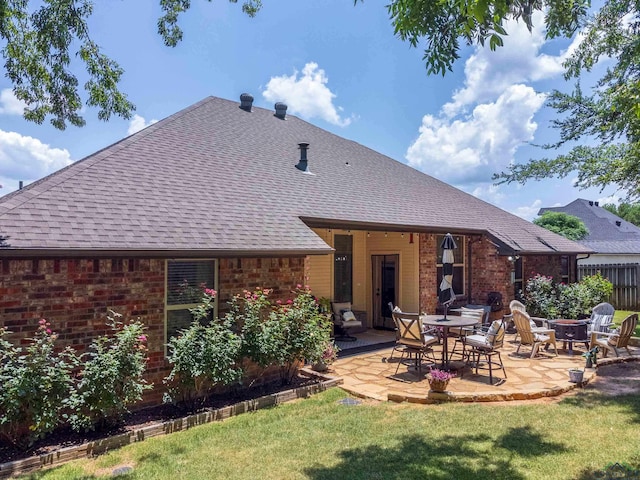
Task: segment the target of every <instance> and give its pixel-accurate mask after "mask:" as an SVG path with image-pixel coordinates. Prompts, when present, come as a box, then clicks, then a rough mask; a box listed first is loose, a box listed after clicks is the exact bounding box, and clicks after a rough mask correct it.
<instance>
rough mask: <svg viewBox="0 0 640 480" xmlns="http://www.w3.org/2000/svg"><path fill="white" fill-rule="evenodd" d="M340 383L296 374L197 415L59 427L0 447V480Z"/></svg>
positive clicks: (145, 415) (216, 399)
mask: <svg viewBox="0 0 640 480" xmlns="http://www.w3.org/2000/svg"><path fill="white" fill-rule="evenodd" d="M339 383H341V380H340V379H338V378H332V377H324V376H320V375H316V376H305V375H299V376H297V377H296V378H295V379H294V381H293V382H292V383H291V384H289V385H284V386H283V385H281V384H280V383H279V382H276V383H271V384H266V385H260V386H255V387H251V388H246V389H242V390H237V391H235V392H231V393H227V394H224V395H215V396H212V397H210V398H209V399H208V401H207V403H206V405H205V406H204V407H203V408H202V409H201V410H200V411H199V412H197V413H194V414H191V415H187V416H184V412H183V411H180V410H179V409H177V408H175V407H173V406H169V405H160V406H157V407H152V408H147V409H144V410H140V411H137V412H133V413H131V414H129V415H128V416H127V417H126V418H125V421H124V423H123V424H121V425H119V426H118V427H115V428H112V429H110V430H102V431H96V432H89V433H86V434H78V433H75V432H73V431H71V430H70V429H61V430H57V431H55V432H53V433H52V434H50V435H48V436H47V437H46V438H44V439H42V440H39V441H38V442H36V444H34V445H33V446H32V447H31V448H29V450H26V451H24V450H19V449H17V448H14V447H11V446H3V445H0V479H2V478H8V477H10V476H12V475H18V474H21V473H27V472H29V471H32V470H35V469H38V468H41V467H44V466H51V465H56V464H60V463H64V462H68V461H70V460H74V459H77V458H81V457H85V456H91V455H99V454H101V453H104V452H106V451H109V450H113V449H115V448H119V447H122V446H124V445H127V444H130V443H134V442H139V441H143V440H145V439H147V438H151V437H155V436H159V435H167V434H169V433H173V432H176V431H180V430H185V429H187V428H191V427H194V426H197V425H201V424H204V423H209V422H213V421H217V420H223V419H225V418H229V417H231V416H234V415H238V414H240V413H245V412H249V411H254V410H258V409H261V408H265V407H269V406H273V405H277V404H280V403H284V402H287V401H291V400H295V399H297V398H304V397H308V396H309V395H312V394H314V393H318V392H320V391H323V390H326V389H327V388H330V387H333V386H335V385H338V384H339Z"/></svg>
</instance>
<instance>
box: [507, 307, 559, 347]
mask: <svg viewBox="0 0 640 480" xmlns="http://www.w3.org/2000/svg"><path fill="white" fill-rule="evenodd" d="M513 323H514V324H515V326H516V331H517V332H518V335H519V336H520V344H519V345H518V349H517V350H516V353H519V352H520V347H522V345H530V346H531V357H530V358H534V357H535V356H536V355H537V354H538V350H539V348H540V345H553V349H554V350H555V352H556V356H558V347H557V346H556V332H555V330H553V329H551V328H536V329H535V331H534V330H533V328H532V327H531V323H532V322H531V317H529V314H528V313H527V312H521V311H519V310H514V312H513Z"/></svg>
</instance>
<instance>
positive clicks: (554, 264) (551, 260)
mask: <svg viewBox="0 0 640 480" xmlns="http://www.w3.org/2000/svg"><path fill="white" fill-rule="evenodd" d="M561 267H562V265H561V259H560V256H559V255H527V256H526V257H523V263H522V274H523V275H524V281H525V282H526V281H527V279H529V278H531V277H532V276H533V275H535V274H536V273H540V274H542V275H547V276H551V277H553V279H554V280H555V281H556V282H559V281H560V278H561ZM569 271H570V275H571V276H570V279H571V281H575V278H576V277H575V257H569Z"/></svg>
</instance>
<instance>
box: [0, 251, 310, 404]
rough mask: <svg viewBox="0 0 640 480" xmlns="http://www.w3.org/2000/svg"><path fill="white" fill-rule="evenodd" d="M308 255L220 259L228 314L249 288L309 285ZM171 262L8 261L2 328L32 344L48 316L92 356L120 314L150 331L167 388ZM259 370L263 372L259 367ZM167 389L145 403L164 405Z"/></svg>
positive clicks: (0, 294) (278, 290)
mask: <svg viewBox="0 0 640 480" xmlns="http://www.w3.org/2000/svg"><path fill="white" fill-rule="evenodd" d="M304 267H305V259H304V257H295V258H242V259H222V260H220V262H219V277H218V279H219V290H220V297H219V299H220V300H219V301H220V309H219V313H223V312H224V310H225V308H224V307H225V305H226V302H227V301H228V300H229V299H230V298H231V297H232V296H233V295H234V294H235V293H240V292H242V290H243V289H249V290H251V289H254V288H256V287H262V288H273V289H274V292H273V294H272V298H273V299H274V300H276V299H282V300H286V299H289V298H291V297H292V294H291V291H292V290H293V289H294V288H295V287H296V285H297V284H302V283H304ZM164 288H165V261H164V260H163V259H90V258H85V259H56V260H31V259H29V260H18V259H15V260H14V259H4V260H2V263H1V271H0V326H4V327H6V328H7V329H8V330H10V331H11V332H12V334H11V335H10V336H9V337H8V339H9V340H11V341H12V342H21V341H22V342H25V339H26V338H28V337H30V336H32V335H33V332H34V331H35V330H36V328H37V325H38V321H39V320H40V319H41V318H46V319H47V320H48V321H49V322H50V323H51V328H52V329H53V330H54V331H55V332H58V333H59V335H60V336H59V338H60V344H61V345H71V346H73V347H74V348H75V349H77V350H78V351H84V350H85V349H86V347H87V346H88V345H89V344H90V343H91V340H92V338H94V337H95V336H97V335H101V334H103V333H105V332H106V331H107V327H106V324H105V321H106V316H107V312H108V310H109V309H113V310H115V311H117V312H118V313H121V314H123V315H124V316H125V318H126V319H129V318H138V317H139V318H140V319H141V320H142V321H143V322H144V324H145V326H146V327H147V329H148V330H147V336H148V339H149V342H148V346H149V362H148V365H147V367H148V368H147V379H148V380H149V381H151V382H153V383H154V384H155V385H156V386H158V387H161V385H162V378H163V377H164V376H165V375H166V374H167V373H168V365H167V363H166V361H165V358H164V343H165V339H164V318H165V315H164V302H165V297H164V296H165V293H164ZM252 371H253V372H255V371H256V370H255V369H252ZM161 397H162V391H161V389H158V388H157V389H155V390H154V391H153V392H150V393H149V394H148V396H147V397H146V399H145V403H153V402H158V401H160V400H161Z"/></svg>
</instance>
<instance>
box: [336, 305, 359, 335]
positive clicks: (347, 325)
mask: <svg viewBox="0 0 640 480" xmlns="http://www.w3.org/2000/svg"><path fill="white" fill-rule="evenodd" d="M331 311H332V312H333V328H334V332H335V334H336V335H335V336H334V339H335V340H338V341H341V342H355V341H356V340H357V338H356V337H354V336H353V335H349V333H348V332H349V329H351V328H360V327H362V322H361V321H360V320H358V319H357V318H356V316H355V315H354V313H353V312H352V311H351V302H331Z"/></svg>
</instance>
